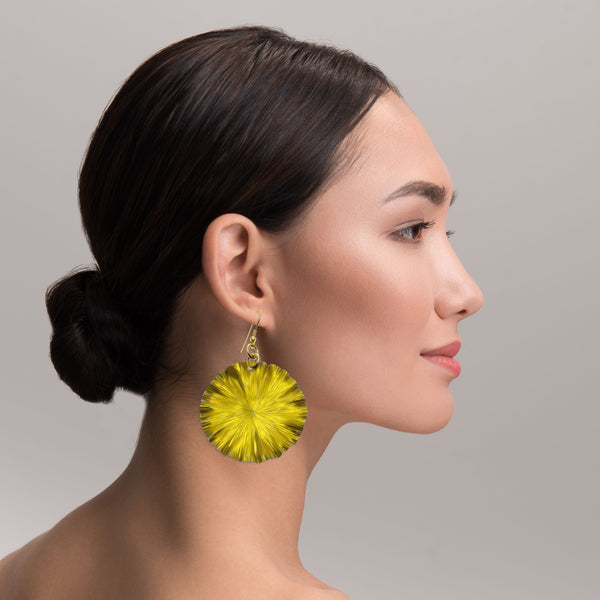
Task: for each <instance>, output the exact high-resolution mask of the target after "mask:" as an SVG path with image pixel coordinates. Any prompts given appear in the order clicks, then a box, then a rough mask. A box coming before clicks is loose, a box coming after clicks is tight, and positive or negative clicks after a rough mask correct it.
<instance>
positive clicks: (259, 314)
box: [240, 308, 262, 352]
mask: <svg viewBox="0 0 600 600" xmlns="http://www.w3.org/2000/svg"><path fill="white" fill-rule="evenodd" d="M261 316H262V310H261V309H260V308H259V309H258V321H257V322H256V325H253V324H251V325H250V329H248V333H247V334H246V339H245V340H244V343H243V344H242V349H241V350H240V352H243V351H244V346H245V345H246V342H247V341H248V337H249V336H250V332H251V331H252V328H253V327H256V329H258V324H259V323H260V318H261ZM254 335H256V331H255V332H254Z"/></svg>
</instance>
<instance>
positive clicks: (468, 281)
mask: <svg viewBox="0 0 600 600" xmlns="http://www.w3.org/2000/svg"><path fill="white" fill-rule="evenodd" d="M438 277H439V279H438V283H437V285H436V287H437V295H436V307H435V308H436V312H437V313H438V315H439V316H440V317H441V318H442V319H446V318H448V317H450V316H452V315H458V317H459V320H462V319H465V318H466V317H469V316H471V315H472V314H475V313H476V312H477V311H478V310H479V309H480V308H481V307H482V305H483V300H484V297H483V293H482V292H481V290H480V289H479V286H478V285H477V284H476V283H475V281H474V280H473V278H472V277H471V276H470V275H469V273H468V272H467V271H466V269H465V268H464V267H463V265H462V263H461V262H460V260H459V259H458V257H457V256H456V253H455V252H454V250H451V255H450V256H448V257H447V260H446V261H445V262H444V264H442V265H440V268H439V275H438Z"/></svg>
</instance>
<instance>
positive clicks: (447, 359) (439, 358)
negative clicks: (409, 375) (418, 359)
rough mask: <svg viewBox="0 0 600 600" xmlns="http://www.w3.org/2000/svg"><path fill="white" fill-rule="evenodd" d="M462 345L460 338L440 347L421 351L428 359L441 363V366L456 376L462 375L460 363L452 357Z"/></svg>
mask: <svg viewBox="0 0 600 600" xmlns="http://www.w3.org/2000/svg"><path fill="white" fill-rule="evenodd" d="M460 346H461V342H460V340H456V341H455V342H452V343H451V344H446V345H445V346H441V347H440V348H436V349H434V350H426V351H425V352H422V353H421V356H422V357H423V358H426V359H427V360H428V361H430V362H432V363H435V364H437V365H439V366H440V367H444V368H445V369H447V370H448V371H450V372H451V373H452V374H453V375H454V376H455V377H458V376H459V375H460V363H459V362H458V361H457V360H456V359H455V358H452V357H453V356H455V355H456V354H458V351H459V350H460Z"/></svg>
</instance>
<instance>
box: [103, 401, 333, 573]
mask: <svg viewBox="0 0 600 600" xmlns="http://www.w3.org/2000/svg"><path fill="white" fill-rule="evenodd" d="M199 402H200V397H199V395H198V390H197V389H193V390H191V391H190V390H185V389H178V390H177V391H176V392H174V391H173V390H170V392H169V394H168V397H167V396H163V397H152V398H150V400H149V401H148V405H147V409H146V413H145V415H144V419H143V423H142V427H141V431H140V436H139V440H138V445H137V448H136V451H135V453H134V456H133V458H132V460H131V462H130V464H129V466H128V467H127V469H126V470H125V471H124V473H123V475H122V476H121V477H120V478H119V479H118V480H117V481H116V482H115V484H114V485H113V486H111V487H112V488H113V489H112V490H111V496H112V497H113V499H114V500H115V502H114V505H115V506H117V507H119V508H118V512H120V514H121V515H122V516H123V521H122V527H123V528H124V531H127V534H128V536H129V537H130V538H131V537H133V539H134V540H135V541H136V542H138V544H137V546H138V547H139V548H146V549H147V551H146V552H149V553H150V555H154V556H155V558H156V561H159V560H160V562H161V564H162V565H167V564H169V563H170V561H169V560H168V558H169V556H168V555H169V554H170V555H171V557H173V560H174V561H176V564H177V565H178V566H179V567H181V568H182V569H184V570H187V571H188V572H189V571H194V573H195V574H197V575H199V576H201V577H207V576H210V577H213V576H214V578H215V581H216V580H221V581H222V580H223V578H227V577H233V578H236V577H237V578H240V577H242V578H243V577H246V576H248V574H250V573H251V574H252V576H253V577H257V578H259V579H260V578H264V579H265V580H270V579H271V578H273V577H277V576H280V577H283V578H286V579H288V580H291V581H296V582H301V581H305V582H307V581H308V580H310V579H311V578H312V579H314V578H313V577H312V575H310V574H309V573H307V572H306V570H305V569H304V567H303V566H302V563H301V561H300V557H299V554H298V536H299V531H300V525H301V522H302V514H303V510H304V499H305V492H306V484H307V481H308V478H309V476H310V474H311V472H312V470H313V468H314V466H315V465H316V463H317V462H318V460H319V458H320V457H321V455H322V454H323V452H324V451H325V449H326V447H327V445H328V444H329V442H330V441H331V438H332V437H333V435H334V434H335V432H336V431H337V430H338V429H339V427H341V426H342V425H343V424H344V422H343V420H342V419H341V417H340V416H339V415H334V414H332V413H323V412H319V410H318V409H317V408H312V409H311V408H309V411H308V417H307V419H306V422H305V425H304V429H303V432H302V435H301V436H300V438H299V440H298V442H297V443H296V444H295V445H294V446H292V447H291V448H290V449H288V450H287V451H286V452H284V454H283V455H282V456H280V457H279V458H276V459H270V460H267V461H264V462H262V463H243V462H239V461H237V460H235V459H233V458H230V457H226V456H223V455H222V454H221V453H220V452H219V451H218V450H217V449H216V448H215V447H214V446H213V445H212V444H211V443H210V442H209V441H208V439H207V437H206V434H205V433H204V431H203V429H202V425H201V422H200V418H199ZM175 557H177V558H176V559H175ZM183 565H187V567H183Z"/></svg>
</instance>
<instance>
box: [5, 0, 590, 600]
mask: <svg viewBox="0 0 600 600" xmlns="http://www.w3.org/2000/svg"><path fill="white" fill-rule="evenodd" d="M3 4H4V7H5V10H4V11H3V12H4V16H3V18H2V24H1V25H0V27H1V28H2V31H1V34H2V35H1V36H0V40H1V44H2V52H0V60H1V61H2V64H1V66H2V70H1V72H2V111H1V112H0V118H1V119H2V136H1V137H2V141H1V152H2V178H1V183H0V185H1V186H2V219H1V227H2V231H1V234H2V235H1V236H0V239H1V243H2V252H1V253H0V260H1V261H2V273H3V279H4V282H3V290H2V336H1V339H2V346H1V347H2V355H1V357H0V359H1V360H0V364H1V369H2V402H1V409H0V410H1V412H0V473H1V479H0V481H1V486H2V489H1V493H0V555H2V556H3V555H4V554H6V553H8V552H9V551H11V550H14V549H15V548H17V547H18V546H20V545H22V544H23V543H25V542H26V541H27V540H29V539H31V538H32V537H33V536H35V535H37V534H38V533H41V532H42V531H45V530H46V529H48V528H49V527H50V526H52V525H53V524H54V523H55V522H56V521H57V520H59V519H60V518H61V517H62V516H64V515H65V514H66V513H67V512H69V511H71V510H72V509H73V508H75V507H76V506H77V505H79V504H81V503H82V502H84V501H85V500H87V499H89V498H90V497H92V496H94V495H96V494H97V493H98V492H100V491H101V490H102V489H103V488H104V487H106V486H107V485H108V484H109V483H110V482H112V481H113V479H114V478H115V477H116V476H117V475H118V474H119V473H120V472H121V470H122V469H123V468H124V467H125V466H126V464H127V463H128V461H129V458H130V455H131V452H132V450H133V448H134V445H135V442H136V436H137V431H138V426H139V423H140V418H141V415H142V409H143V400H142V399H141V398H140V397H138V396H135V395H132V394H128V393H125V392H122V391H121V392H117V394H116V396H115V402H114V403H113V404H112V405H108V406H104V405H101V406H97V405H92V404H88V403H85V402H83V401H82V400H80V399H78V397H77V396H75V395H74V394H73V393H72V392H71V390H70V389H69V388H68V387H67V386H66V385H64V384H63V383H62V382H61V381H60V380H59V379H58V377H57V375H56V373H55V371H54V369H53V367H52V364H51V362H50V359H49V357H48V341H49V335H50V323H49V320H48V317H47V315H46V311H45V307H44V301H43V294H44V290H45V288H46V286H47V285H49V284H50V283H51V282H52V281H54V280H55V279H57V278H58V277H61V276H62V275H63V274H64V273H66V272H67V271H68V270H69V269H71V268H73V267H74V266H77V265H83V264H89V263H90V262H91V260H92V259H91V255H90V253H89V250H88V248H87V245H86V242H85V238H84V235H83V232H82V230H81V224H80V216H79V213H78V209H77V200H76V184H77V173H78V168H79V165H80V162H81V159H82V157H83V154H84V151H85V149H86V146H87V143H88V139H89V136H90V135H91V133H92V131H93V128H94V126H95V125H96V122H97V120H98V118H99V117H100V114H101V112H102V110H103V108H104V107H105V105H106V104H107V103H108V101H109V100H110V99H111V97H112V95H113V93H114V92H115V91H116V89H117V88H118V86H119V85H120V83H121V82H122V81H123V80H124V79H125V78H126V77H127V76H128V75H129V74H130V73H131V71H132V70H133V69H134V68H135V67H136V66H137V65H138V64H139V63H141V62H142V61H143V60H144V59H146V58H147V57H149V56H150V54H152V53H154V52H155V51H156V50H158V49H160V48H162V47H163V46H165V45H167V44H169V43H171V42H174V41H176V40H179V39H181V38H183V37H186V36H188V35H192V34H195V33H200V32H202V31H206V30H208V29H213V28H217V27H225V26H231V25H237V24H250V23H260V24H267V25H275V26H279V27H282V28H284V29H285V30H286V31H288V32H289V33H291V34H293V35H296V36H299V37H301V38H305V39H312V40H315V41H329V42H333V43H335V44H336V45H338V46H342V47H348V48H351V49H352V50H354V51H356V52H357V53H359V54H360V55H362V56H363V57H365V58H367V59H368V60H370V61H372V62H374V63H375V64H377V65H379V66H380V67H381V68H382V69H383V70H384V71H385V72H386V73H387V74H388V75H389V76H391V78H392V79H393V80H394V81H395V82H396V83H397V84H398V86H399V88H400V90H401V91H402V93H403V94H404V96H405V98H406V100H407V102H408V104H409V105H410V106H411V107H412V109H413V110H414V111H415V113H416V114H417V116H418V117H419V118H420V119H421V121H422V122H423V124H424V125H425V128H426V129H427V130H428V132H429V134H430V136H431V138H432V140H433V142H434V144H435V145H436V147H437V149H438V151H439V152H440V154H441V156H442V157H443V159H444V160H445V161H446V164H447V165H448V167H449V169H450V173H451V175H452V177H453V182H454V186H455V188H456V189H457V190H458V200H457V202H456V205H455V206H454V207H453V208H452V210H451V211H450V214H449V217H448V222H447V225H448V226H449V228H450V229H455V230H456V234H455V236H454V237H453V238H452V244H453V246H454V247H455V249H456V251H457V254H458V256H459V257H460V258H461V260H462V261H463V263H464V265H465V267H466V268H467V270H469V272H470V273H471V274H472V276H473V278H474V279H475V280H476V281H477V283H478V284H479V286H480V287H481V289H482V291H483V293H484V295H485V304H484V306H483V308H482V310H481V311H480V312H479V313H478V314H477V315H475V316H474V317H472V318H469V319H467V320H466V321H464V322H463V323H461V324H460V327H459V334H460V335H461V337H462V339H463V348H462V350H461V353H460V358H461V363H462V366H463V372H462V374H461V376H460V377H459V378H458V379H457V380H455V381H453V382H452V383H451V386H452V390H453V395H454V398H455V402H456V408H455V413H454V416H453V419H452V421H451V422H450V424H449V425H448V426H447V427H446V428H445V429H444V430H442V431H441V432H439V433H436V434H433V435H427V436H421V435H414V434H403V433H398V432H394V431H390V430H387V429H383V428H380V427H376V426H373V425H369V424H357V423H355V424H350V425H348V426H346V427H344V428H343V429H342V430H340V431H339V432H338V434H337V435H336V436H335V438H334V439H333V441H332V443H331V445H330V446H329V448H328V450H327V452H326V454H325V455H324V457H323V459H322V460H321V462H320V463H319V464H318V465H317V467H316V469H315V471H314V472H313V475H312V478H311V479H310V481H309V488H308V494H307V505H306V511H305V517H304V523H303V526H302V530H301V536H300V553H301V557H302V560H303V562H304V565H305V566H306V568H307V569H308V570H309V571H311V572H313V573H314V574H315V575H316V576H318V577H319V578H321V579H323V580H325V581H326V582H327V583H329V584H330V585H333V586H336V587H339V588H341V589H342V590H344V591H345V592H346V593H347V594H348V595H349V596H350V597H351V598H352V600H363V599H364V600H371V599H377V600H388V599H390V600H391V599H394V600H396V599H398V598H412V599H421V598H423V599H428V600H429V599H432V598H436V599H437V598H440V599H442V598H443V599H444V600H450V599H457V600H458V599H460V600H470V599H473V600H481V599H482V598H485V599H486V600H494V599H502V600H505V599H506V598H510V599H511V600H515V599H521V598H523V599H537V598H539V599H543V600H549V599H555V598H556V599H559V598H560V599H562V598H577V599H578V600H583V599H590V600H591V599H592V598H594V599H595V598H598V597H600V582H599V575H598V572H599V570H598V565H599V563H600V551H599V543H598V534H599V529H600V527H599V525H600V524H599V505H600V503H599V499H600V486H599V484H598V474H599V460H598V446H599V444H598V435H599V433H600V425H599V422H600V407H599V401H600V394H599V393H598V383H597V381H598V355H599V353H598V345H599V342H598V340H599V339H600V328H599V319H598V304H599V303H598V295H599V294H598V292H599V283H598V276H599V270H598V266H597V262H598V258H600V252H599V250H600V248H599V246H600V243H599V241H598V240H599V237H598V233H597V232H598V227H599V221H600V208H599V205H600V202H599V198H598V183H597V177H598V168H597V163H598V158H599V152H598V139H599V133H600V127H599V118H598V107H599V106H600V93H599V92H600V86H599V84H598V73H599V72H600V69H599V66H600V65H599V63H600V61H599V42H598V39H599V36H600V28H599V18H600V2H598V0H588V1H584V0H579V1H572V0H571V1H567V0H561V1H559V0H553V1H547V0H546V1H542V0H538V1H532V0H518V1H517V0H510V1H507V0H501V1H496V0H494V1H479V2H477V1H472V0H458V1H454V2H450V1H448V2H444V1H442V0H437V1H431V0H430V1H416V0H411V1H400V0H394V1H393V2H385V1H384V0H370V1H369V2H361V3H354V4H350V3H349V2H348V1H347V0H346V1H342V0H340V1H337V2H324V1H322V0H319V1H308V2H306V1H304V2H302V3H300V2H296V3H293V4H291V3H288V4H285V5H284V4H283V3H282V2H280V1H277V2H276V1H267V0H262V1H256V2H247V1H241V0H240V1H237V2H234V1H232V0H223V1H222V2H219V3H212V2H210V3H208V2H200V1H195V2H194V1H184V0H179V1H177V0H171V2H169V3H167V2H163V1H161V2H157V1H155V0H153V1H149V0H135V1H129V2H124V1H123V0H119V1H118V2H117V1H116V0H104V1H103V2H102V3H100V2H89V1H83V0H56V1H55V2H51V3H49V2H42V1H41V0H37V1H33V2H20V3H17V2H16V1H10V2H6V1H5V2H4V3H3ZM214 4H217V5H216V6H215V5H214ZM390 473H392V474H393V475H392V476H391V477H390ZM594 571H595V572H594Z"/></svg>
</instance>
